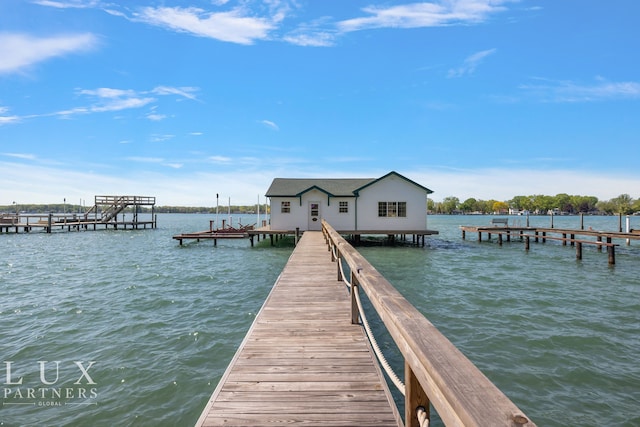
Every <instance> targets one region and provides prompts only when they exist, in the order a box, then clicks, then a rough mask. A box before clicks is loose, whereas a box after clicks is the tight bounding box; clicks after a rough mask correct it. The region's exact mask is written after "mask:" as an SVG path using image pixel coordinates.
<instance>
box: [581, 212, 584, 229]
mask: <svg viewBox="0 0 640 427" xmlns="http://www.w3.org/2000/svg"><path fill="white" fill-rule="evenodd" d="M580 230H584V213H583V212H580Z"/></svg>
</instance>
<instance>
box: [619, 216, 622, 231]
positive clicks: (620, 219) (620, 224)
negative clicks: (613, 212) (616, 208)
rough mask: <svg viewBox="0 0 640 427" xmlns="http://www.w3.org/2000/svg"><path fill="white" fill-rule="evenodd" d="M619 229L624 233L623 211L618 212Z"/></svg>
mask: <svg viewBox="0 0 640 427" xmlns="http://www.w3.org/2000/svg"><path fill="white" fill-rule="evenodd" d="M618 231H619V232H620V233H622V212H621V213H619V214H618Z"/></svg>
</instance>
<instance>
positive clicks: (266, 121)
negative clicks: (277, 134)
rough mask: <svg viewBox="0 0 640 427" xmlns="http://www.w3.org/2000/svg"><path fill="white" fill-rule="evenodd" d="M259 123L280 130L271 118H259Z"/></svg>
mask: <svg viewBox="0 0 640 427" xmlns="http://www.w3.org/2000/svg"><path fill="white" fill-rule="evenodd" d="M260 123H262V124H263V125H265V126H266V127H268V128H269V129H273V130H280V128H279V127H278V125H277V124H275V123H274V122H272V121H271V120H261V121H260Z"/></svg>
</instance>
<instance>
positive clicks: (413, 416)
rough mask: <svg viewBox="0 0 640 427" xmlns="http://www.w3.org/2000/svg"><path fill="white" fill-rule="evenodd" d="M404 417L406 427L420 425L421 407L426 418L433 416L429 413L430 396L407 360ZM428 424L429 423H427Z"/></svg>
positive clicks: (405, 366) (405, 367) (418, 426)
mask: <svg viewBox="0 0 640 427" xmlns="http://www.w3.org/2000/svg"><path fill="white" fill-rule="evenodd" d="M404 383H405V397H404V419H405V426H406V427H420V426H421V425H422V424H421V423H420V420H419V419H418V409H419V408H421V409H423V410H424V411H425V413H426V419H427V420H429V419H430V418H431V414H430V413H429V397H428V396H427V393H425V391H424V389H423V388H422V386H421V385H420V382H419V381H418V379H417V378H416V376H415V374H414V373H413V370H412V369H411V366H409V363H407V361H406V360H405V362H404ZM427 425H428V424H427Z"/></svg>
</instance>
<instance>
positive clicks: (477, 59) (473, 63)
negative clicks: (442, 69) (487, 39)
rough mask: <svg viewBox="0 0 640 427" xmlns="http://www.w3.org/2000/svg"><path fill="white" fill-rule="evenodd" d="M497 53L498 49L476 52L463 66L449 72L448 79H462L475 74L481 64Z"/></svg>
mask: <svg viewBox="0 0 640 427" xmlns="http://www.w3.org/2000/svg"><path fill="white" fill-rule="evenodd" d="M494 53H496V49H488V50H483V51H480V52H476V53H474V54H473V55H471V56H469V57H467V58H466V59H465V60H464V63H463V64H462V66H460V67H458V68H454V69H451V70H449V73H448V77H462V76H464V75H469V74H473V73H474V72H475V71H476V68H477V67H478V65H480V63H481V62H482V61H483V60H484V59H485V58H486V57H487V56H489V55H493V54H494Z"/></svg>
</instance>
